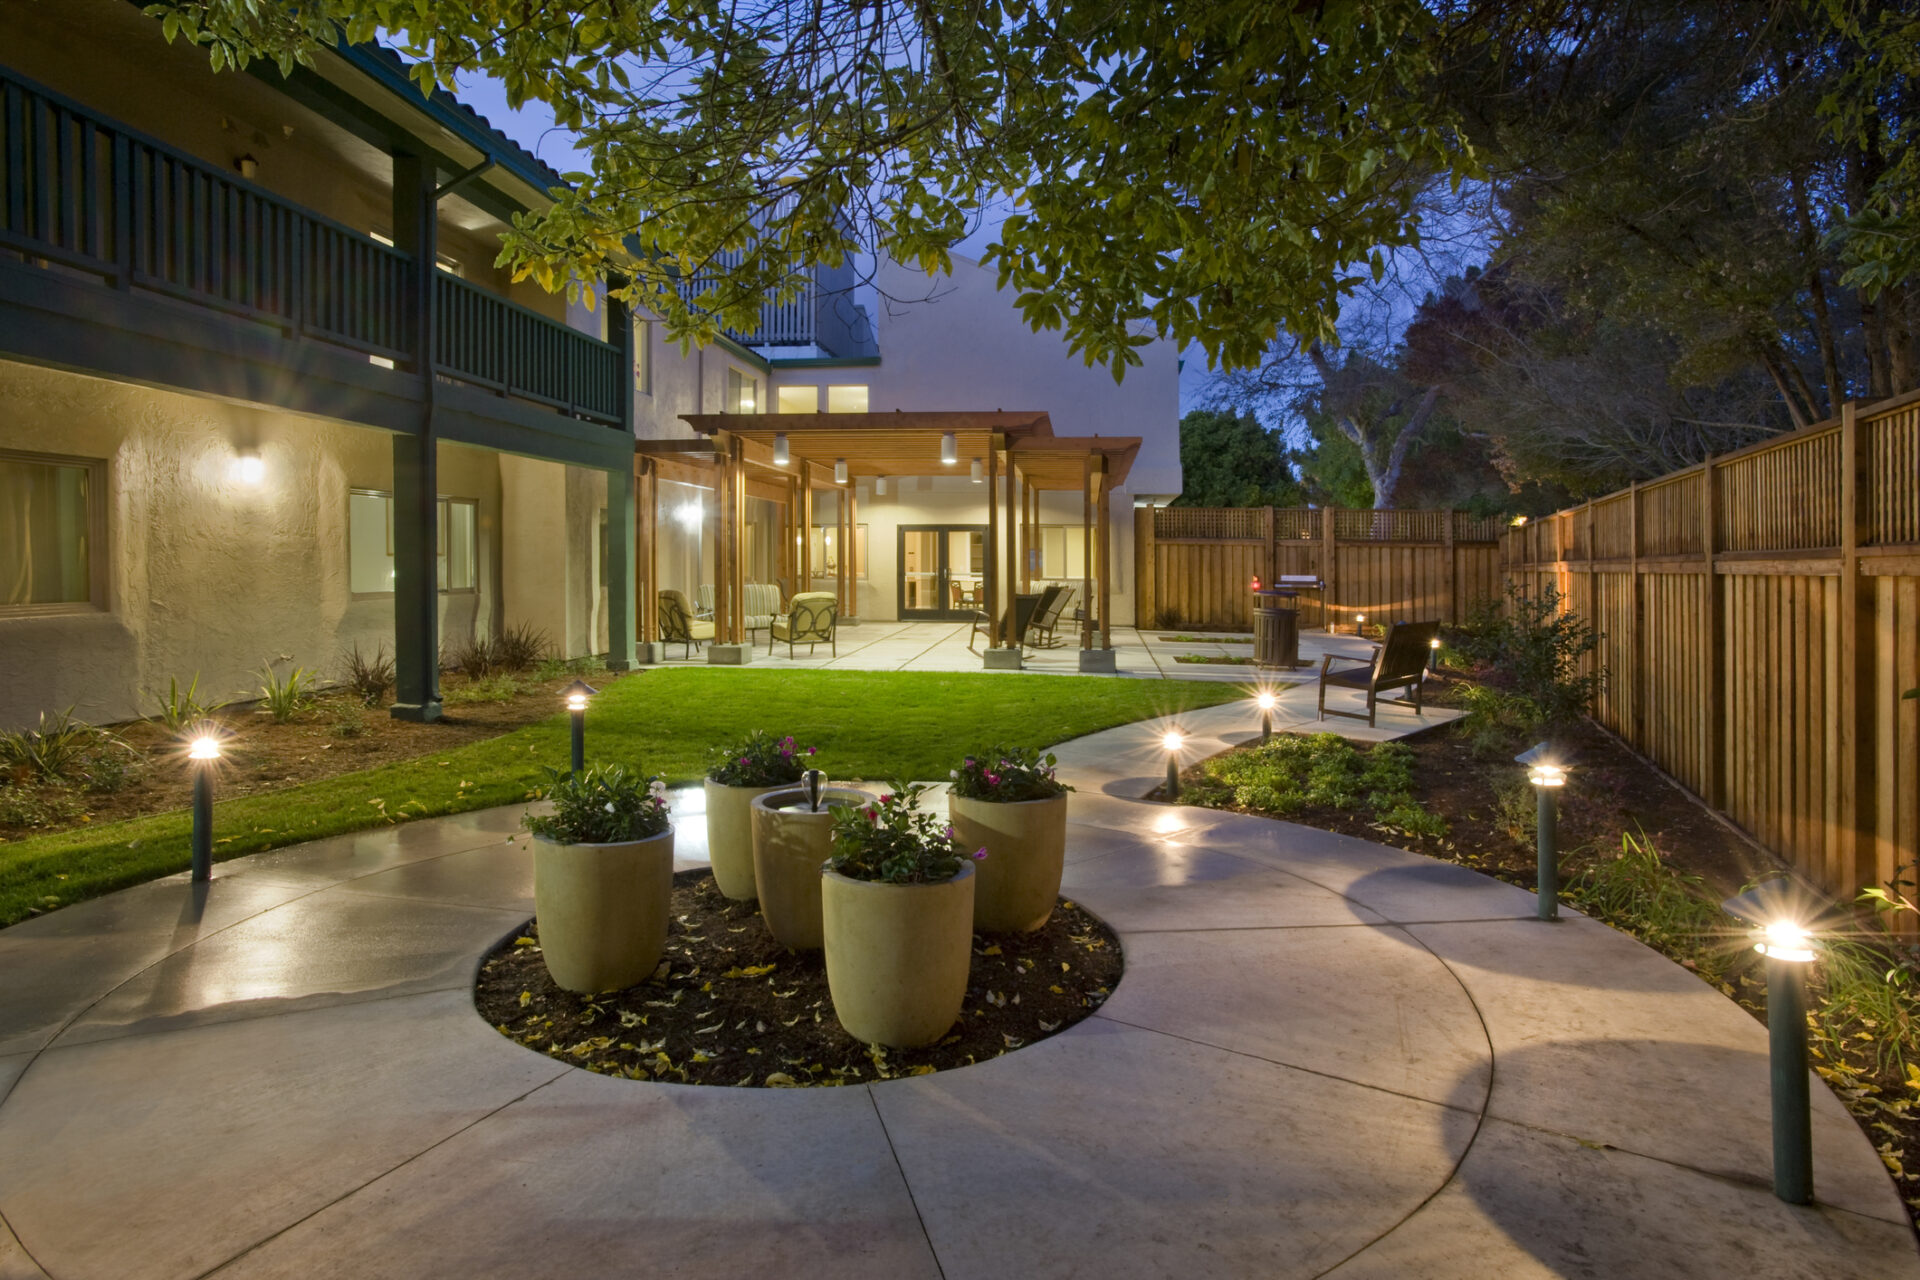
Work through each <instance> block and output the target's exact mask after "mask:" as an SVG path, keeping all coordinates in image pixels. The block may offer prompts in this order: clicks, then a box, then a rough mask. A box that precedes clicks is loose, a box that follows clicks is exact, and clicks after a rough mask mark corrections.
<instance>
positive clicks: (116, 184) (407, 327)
mask: <svg viewBox="0 0 1920 1280" xmlns="http://www.w3.org/2000/svg"><path fill="white" fill-rule="evenodd" d="M0 188H3V189H4V193H5V199H4V202H3V203H0V251H6V250H10V251H12V252H14V253H17V254H19V255H21V256H22V257H23V258H25V259H26V260H27V261H28V262H30V263H33V264H35V265H53V266H58V267H61V268H65V269H66V270H67V272H68V273H69V274H71V273H75V272H77V273H80V274H82V275H84V276H86V277H89V278H91V279H93V280H95V281H97V282H98V283H100V284H101V285H104V286H107V287H109V288H111V289H114V290H118V291H122V292H124V293H138V294H143V295H157V296H161V297H166V298H170V299H173V300H175V301H178V302H185V303H188V304H191V305H192V306H193V307H195V308H197V309H202V310H204V311H207V312H214V313H219V314H221V315H224V316H225V317H228V318H229V319H231V320H233V321H236V322H240V323H241V324H243V325H246V326H249V327H252V328H259V327H265V328H266V329H267V330H269V331H271V332H273V333H275V334H277V335H278V336H280V337H283V338H285V339H289V340H293V341H298V342H301V343H316V344H324V345H325V346H326V347H328V348H331V349H335V350H338V351H341V352H348V353H357V354H359V355H364V356H370V357H375V358H377V359H378V360H380V361H382V362H388V361H390V362H392V364H393V365H394V366H396V367H398V368H402V369H408V370H410V371H411V370H412V366H414V365H415V363H416V361H417V353H418V350H419V319H420V311H421V309H422V302H421V299H420V297H419V294H420V293H421V292H422V291H421V290H420V288H419V286H418V283H417V281H418V273H417V271H416V270H415V264H414V259H413V258H412V257H411V256H410V255H408V254H406V253H403V252H401V251H399V250H397V249H394V248H391V247H389V246H387V245H384V244H381V243H380V242H379V241H376V240H374V239H372V238H371V237H369V236H366V235H363V234H361V233H360V232H358V231H355V230H353V229H352V228H349V227H346V226H343V225H341V224H340V223H337V222H334V221H332V220H331V219H328V218H326V217H324V216H322V215H320V214H318V213H315V212H313V211H312V210H309V209H304V208H302V207H300V206H298V205H295V204H292V203H290V202H288V201H285V200H282V199H280V198H279V197H277V196H275V195H272V194H271V193H269V192H267V191H265V190H263V189H261V188H259V187H257V186H255V185H253V184H252V183H249V182H247V181H245V180H244V179H242V178H240V177H238V176H237V175H234V174H230V173H226V172H223V171H221V170H219V169H216V168H213V167H211V166H209V165H207V164H205V163H203V162H201V161H199V160H197V159H194V158H192V157H190V156H188V155H186V154H184V153H182V152H179V151H176V150H174V149H173V148H170V147H168V146H166V145H165V144H163V143H160V142H157V141H155V140H153V139H151V138H148V137H145V136H144V135H142V134H140V133H137V132H135V131H134V130H132V129H129V128H127V127H125V126H124V125H121V124H119V123H117V122H114V121H111V120H108V119H105V118H102V117H100V116H97V115H94V114H92V113H91V112H89V111H87V110H86V109H85V108H83V107H81V106H80V105H78V104H77V103H74V102H72V101H69V100H68V99H65V98H63V97H61V96H59V95H58V94H55V93H53V92H51V91H50V90H47V89H45V88H43V87H41V86H39V85H36V84H34V83H32V82H31V81H28V80H25V79H23V78H21V77H18V76H16V75H14V74H13V73H11V72H9V71H7V70H5V69H4V68H0ZM425 292H426V293H427V295H428V296H427V300H426V305H430V306H431V307H432V308H433V310H432V319H433V326H432V330H431V332H432V352H431V361H430V363H431V366H432V367H431V372H432V374H434V375H436V376H437V377H439V378H441V379H443V380H451V381H454V382H458V383H464V384H468V385H470V386H474V387H479V388H483V389H485V390H488V391H491V392H495V393H497V394H499V395H501V396H505V397H511V398H513V399H516V400H519V401H524V402H530V403H532V404H535V405H540V406H543V407H545V408H547V409H551V410H553V411H554V412H556V413H559V414H564V415H567V416H569V417H572V418H577V419H582V420H585V421H587V422H590V423H595V424H598V425H601V426H605V427H612V428H617V429H620V430H622V431H624V430H627V429H628V427H627V423H626V421H625V413H626V409H625V406H626V404H627V387H626V379H627V377H628V376H629V374H628V370H627V362H626V361H625V359H623V357H622V354H621V349H620V348H619V347H617V346H614V345H611V344H609V343H605V342H601V341H599V340H598V339H595V338H592V337H589V336H588V335H586V334H583V333H580V332H579V331H577V330H574V329H571V328H568V327H567V326H565V325H563V324H560V323H558V322H556V321H553V320H550V319H548V318H547V317H545V316H542V315H539V314H538V313H536V312H533V311H530V310H528V309H526V308H525V307H522V306H519V305H517V304H515V303H513V302H510V301H508V300H507V299H505V298H502V297H500V296H498V295H497V294H493V293H490V292H488V291H486V290H484V289H480V288H477V287H475V286H474V285H471V284H468V283H467V282H465V281H463V280H460V279H457V278H455V277H453V276H449V275H445V274H443V273H440V272H435V273H433V285H432V287H431V289H430V290H427V291H425Z"/></svg>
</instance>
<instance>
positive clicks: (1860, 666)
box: [1832, 400, 1880, 898]
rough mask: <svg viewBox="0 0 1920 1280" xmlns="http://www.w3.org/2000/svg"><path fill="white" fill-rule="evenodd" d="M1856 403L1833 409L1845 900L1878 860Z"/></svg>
mask: <svg viewBox="0 0 1920 1280" xmlns="http://www.w3.org/2000/svg"><path fill="white" fill-rule="evenodd" d="M1862 434H1863V433H1862V432H1861V430H1860V416H1859V407H1858V406H1857V405H1856V404H1855V402H1854V401H1851V400H1849V401H1847V403H1846V404H1845V405H1843V406H1842V407H1841V409H1840V601H1839V604H1840V699H1839V710H1840V759H1839V760H1838V762H1837V763H1838V764H1839V767H1840V806H1841V809H1840V820H1841V832H1840V834H1841V839H1840V883H1839V884H1836V885H1834V886H1832V888H1833V891H1834V892H1835V893H1836V894H1838V895H1839V896H1840V897H1842V898H1851V897H1852V896H1853V895H1854V893H1855V892H1856V891H1858V890H1859V889H1860V888H1861V887H1862V886H1863V885H1866V884H1873V883H1878V881H1879V879H1880V859H1879V856H1878V841H1877V839H1876V832H1875V824H1876V821H1877V819H1878V812H1877V806H1878V788H1877V787H1876V785H1875V781H1876V779H1875V774H1876V772H1877V770H1876V768H1875V765H1876V764H1877V761H1876V760H1875V758H1874V749H1875V741H1874V727H1875V720H1876V716H1875V707H1874V698H1875V687H1874V686H1875V680H1874V656H1875V655H1874V648H1875V645H1874V600H1873V595H1874V592H1873V586H1874V584H1873V582H1872V581H1871V580H1869V579H1867V578H1864V577H1862V576H1861V573H1860V543H1861V541H1862V540H1863V539H1862V536H1861V535H1862V534H1863V532H1865V531H1866V529H1865V526H1866V523H1867V504H1866V503H1865V502H1864V501H1862V499H1863V498H1864V496H1865V495H1864V494H1863V493H1862V492H1861V491H1862V490H1863V489H1864V488H1865V484H1863V481H1864V480H1865V479H1866V477H1865V476H1864V475H1863V474H1862V472H1863V470H1864V469H1865V467H1866V465H1867V456H1866V454H1867V451H1866V449H1865V447H1864V441H1863V439H1862Z"/></svg>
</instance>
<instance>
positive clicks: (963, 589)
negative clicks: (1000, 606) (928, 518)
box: [899, 524, 987, 622]
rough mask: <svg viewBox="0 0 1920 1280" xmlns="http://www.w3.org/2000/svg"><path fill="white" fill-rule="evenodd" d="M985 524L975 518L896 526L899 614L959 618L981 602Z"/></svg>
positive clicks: (932, 618)
mask: <svg viewBox="0 0 1920 1280" xmlns="http://www.w3.org/2000/svg"><path fill="white" fill-rule="evenodd" d="M986 548H987V529H986V526H985V525H978V524H938V525H901V526H900V558H899V565H900V580H899V587H900V617H901V618H902V619H906V620H912V621H916V622H965V621H967V620H969V619H971V618H972V617H973V613H974V610H976V609H979V608H982V607H983V606H982V605H981V603H980V600H981V584H982V582H983V581H984V578H983V571H984V570H985V569H986V554H987V553H986Z"/></svg>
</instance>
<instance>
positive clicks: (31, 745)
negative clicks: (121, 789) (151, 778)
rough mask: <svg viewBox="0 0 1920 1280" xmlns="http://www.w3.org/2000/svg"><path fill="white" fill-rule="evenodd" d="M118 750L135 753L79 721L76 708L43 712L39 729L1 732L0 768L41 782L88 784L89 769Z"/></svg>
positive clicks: (105, 734) (119, 742) (105, 733)
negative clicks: (77, 782) (76, 717)
mask: <svg viewBox="0 0 1920 1280" xmlns="http://www.w3.org/2000/svg"><path fill="white" fill-rule="evenodd" d="M116 750H118V751H124V752H127V753H128V754H132V752H133V748H131V747H129V746H127V744H126V743H124V742H122V741H121V740H120V739H119V738H117V737H115V736H114V735H113V734H111V733H109V732H107V731H106V730H105V729H101V728H97V727H95V726H94V725H90V724H88V723H87V722H86V721H84V720H75V719H74V718H73V708H72V707H68V708H67V709H66V710H65V711H54V712H47V711H42V712H41V713H40V721H39V724H38V725H37V726H36V727H35V728H32V729H12V730H5V731H0V765H4V766H9V767H12V768H16V769H20V770H22V771H24V772H25V773H26V774H27V776H28V777H30V778H33V779H35V780H37V781H40V782H70V781H85V779H86V766H87V765H88V764H89V763H91V762H95V761H97V760H98V759H100V758H102V757H104V756H105V755H106V754H107V753H108V752H111V751H116ZM122 776H124V770H123V771H122Z"/></svg>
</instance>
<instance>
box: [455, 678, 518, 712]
mask: <svg viewBox="0 0 1920 1280" xmlns="http://www.w3.org/2000/svg"><path fill="white" fill-rule="evenodd" d="M519 693H520V682H519V681H518V680H515V679H514V678H513V677H512V676H509V675H497V676H484V677H482V678H480V679H477V680H469V681H467V682H466V683H465V684H463V685H460V686H458V687H456V688H452V689H447V690H444V691H442V693H441V695H440V701H442V702H443V703H445V704H446V705H448V706H450V707H451V706H457V705H459V704H460V703H463V702H512V701H513V700H514V698H516V697H517V696H519Z"/></svg>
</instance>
